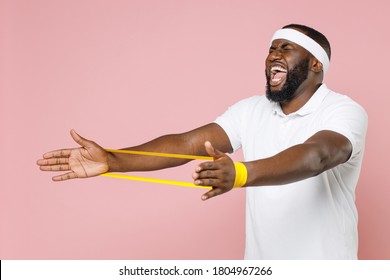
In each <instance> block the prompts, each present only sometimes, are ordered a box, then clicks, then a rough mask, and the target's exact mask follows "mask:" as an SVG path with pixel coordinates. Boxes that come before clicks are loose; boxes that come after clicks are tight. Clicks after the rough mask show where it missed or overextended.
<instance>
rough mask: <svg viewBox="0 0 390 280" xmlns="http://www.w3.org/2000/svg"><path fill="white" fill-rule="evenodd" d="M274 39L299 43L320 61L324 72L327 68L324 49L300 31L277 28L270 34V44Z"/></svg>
mask: <svg viewBox="0 0 390 280" xmlns="http://www.w3.org/2000/svg"><path fill="white" fill-rule="evenodd" d="M276 39H286V40H289V41H291V42H293V43H296V44H298V45H300V46H301V47H303V48H305V49H306V50H307V51H308V52H310V53H311V54H312V55H313V56H314V57H315V58H317V59H318V60H319V61H320V62H321V63H322V66H323V70H324V74H325V73H326V71H327V70H328V68H329V57H328V55H327V54H326V51H325V50H324V48H323V47H321V45H320V44H318V43H317V42H316V41H314V40H313V39H312V38H310V37H309V36H306V35H305V34H303V33H302V32H299V31H297V30H295V29H288V28H284V29H279V30H278V31H276V32H275V34H274V36H272V40H271V44H272V41H273V40H276Z"/></svg>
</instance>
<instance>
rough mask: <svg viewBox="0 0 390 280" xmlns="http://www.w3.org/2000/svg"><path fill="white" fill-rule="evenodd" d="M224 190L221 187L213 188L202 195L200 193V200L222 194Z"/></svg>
mask: <svg viewBox="0 0 390 280" xmlns="http://www.w3.org/2000/svg"><path fill="white" fill-rule="evenodd" d="M225 192H226V191H224V190H223V189H221V188H213V189H212V190H211V191H208V192H207V193H205V194H204V195H202V200H207V199H210V198H212V197H215V196H217V195H220V194H223V193H225Z"/></svg>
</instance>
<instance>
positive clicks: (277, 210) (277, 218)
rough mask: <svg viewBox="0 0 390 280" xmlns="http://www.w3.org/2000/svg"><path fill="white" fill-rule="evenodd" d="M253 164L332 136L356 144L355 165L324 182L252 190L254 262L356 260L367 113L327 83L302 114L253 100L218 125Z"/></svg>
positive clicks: (250, 255) (249, 223)
mask: <svg viewBox="0 0 390 280" xmlns="http://www.w3.org/2000/svg"><path fill="white" fill-rule="evenodd" d="M215 122H216V123H217V124H219V125H220V126H221V127H222V128H223V129H224V131H225V132H226V133H227V135H228V137H229V139H230V142H231V145H232V147H233V149H234V150H237V149H239V148H242V149H243V154H244V158H245V161H253V160H257V159H262V158H267V157H271V156H273V155H275V154H277V153H279V152H281V151H283V150H285V149H287V148H289V147H291V146H294V145H297V144H301V143H303V142H304V141H305V140H307V139H308V138H309V137H311V136H312V135H314V134H315V133H316V132H318V131H322V130H332V131H335V132H337V133H340V134H342V135H344V136H345V137H346V138H348V139H349V141H350V142H351V144H352V147H353V151H352V155H351V157H350V158H349V160H348V161H347V162H346V163H344V164H341V165H338V166H336V167H334V168H332V169H330V170H327V171H325V172H323V173H321V174H319V175H318V176H315V177H311V178H308V179H305V180H301V181H298V182H294V183H290V184H286V185H280V186H261V187H255V186H253V187H248V188H247V198H246V248H245V258H246V259H356V258H357V246H358V233H357V210H356V206H355V187H356V184H357V181H358V178H359V173H360V169H361V163H362V157H363V152H364V146H365V135H366V130H367V114H366V112H365V111H364V109H363V108H362V107H361V106H360V105H359V104H357V103H356V102H354V101H353V100H352V99H350V98H349V97H347V96H345V95H341V94H338V93H335V92H333V91H331V90H329V89H328V88H327V87H326V85H325V84H323V85H321V87H320V88H319V89H318V90H317V91H316V93H315V94H314V95H313V96H312V97H311V99H310V100H309V101H308V102H307V103H306V104H305V105H304V106H303V107H302V108H300V109H299V110H298V111H296V112H294V113H292V114H289V115H285V114H284V113H283V111H282V110H281V108H280V106H279V104H278V103H275V102H270V101H269V100H268V99H267V98H266V97H265V96H253V97H250V98H247V99H244V100H242V101H240V102H238V103H237V104H235V105H233V106H232V107H230V108H229V109H228V110H227V111H226V112H225V113H224V114H223V115H221V116H220V117H218V118H217V119H216V121H215Z"/></svg>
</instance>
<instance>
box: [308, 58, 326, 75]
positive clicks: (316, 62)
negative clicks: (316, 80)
mask: <svg viewBox="0 0 390 280" xmlns="http://www.w3.org/2000/svg"><path fill="white" fill-rule="evenodd" d="M323 67H324V66H323V65H322V63H321V62H320V61H319V60H318V59H317V58H315V57H314V58H313V61H312V65H311V70H312V71H313V72H314V73H320V72H321V71H322V70H323Z"/></svg>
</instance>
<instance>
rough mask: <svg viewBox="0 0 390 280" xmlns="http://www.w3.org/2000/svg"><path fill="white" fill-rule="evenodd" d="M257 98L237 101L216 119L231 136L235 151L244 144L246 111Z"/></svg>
mask: <svg viewBox="0 0 390 280" xmlns="http://www.w3.org/2000/svg"><path fill="white" fill-rule="evenodd" d="M255 98H256V96H253V97H249V98H246V99H243V100H241V101H239V102H237V103H236V104H234V105H233V106H231V107H229V108H228V109H227V110H226V111H225V112H224V113H223V114H222V115H221V116H219V117H218V118H217V119H216V120H215V121H214V122H215V123H216V124H218V125H219V126H221V127H222V129H223V130H224V131H225V133H226V134H227V136H228V137H229V140H230V143H231V145H232V147H233V151H234V152H235V151H237V150H238V149H240V148H241V146H242V136H243V134H242V132H243V130H244V129H245V128H244V127H245V123H246V122H245V116H246V112H247V111H248V108H249V106H251V104H253V102H254V101H255V100H254V99H255Z"/></svg>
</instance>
